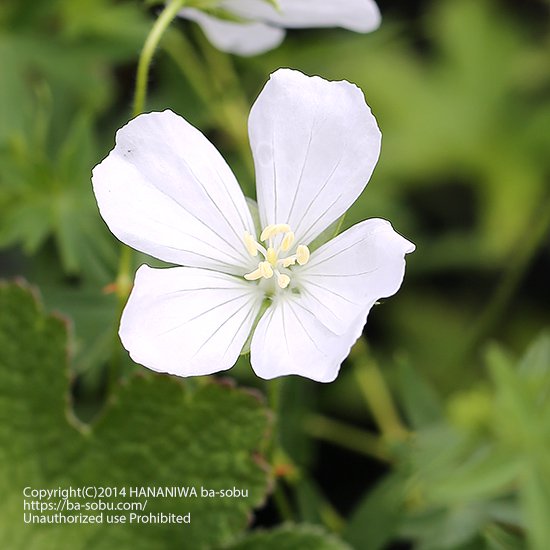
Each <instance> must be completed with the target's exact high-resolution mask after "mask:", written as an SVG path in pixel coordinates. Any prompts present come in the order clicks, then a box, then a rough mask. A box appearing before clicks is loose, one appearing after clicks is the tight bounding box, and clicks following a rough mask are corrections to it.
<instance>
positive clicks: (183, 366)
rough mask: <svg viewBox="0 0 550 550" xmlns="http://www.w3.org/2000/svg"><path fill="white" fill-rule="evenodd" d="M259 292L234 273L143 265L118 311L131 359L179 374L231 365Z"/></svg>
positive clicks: (258, 302) (255, 312) (255, 311)
mask: <svg viewBox="0 0 550 550" xmlns="http://www.w3.org/2000/svg"><path fill="white" fill-rule="evenodd" d="M261 303H262V295H261V294H260V293H259V292H258V291H257V287H255V286H254V285H250V284H249V283H246V282H245V281H242V280H240V279H238V278H236V277H232V276H230V275H225V274H224V273H218V272H214V271H209V270H206V269H196V268H188V267H173V268H167V269H152V268H150V267H149V266H146V265H143V266H141V267H140V268H139V270H138V271H137V273H136V280H135V283H134V288H133V290H132V293H131V294H130V298H129V300H128V303H127V305H126V308H125V309H124V312H123V314H122V319H121V323H120V331H119V334H120V339H121V340H122V344H123V345H124V347H125V348H126V349H127V350H128V351H129V353H130V357H131V358H132V359H133V360H134V361H135V362H136V363H140V364H142V365H144V366H146V367H148V368H150V369H152V370H155V371H158V372H168V373H170V374H176V375H178V376H196V375H203V374H211V373H213V372H218V371H223V370H227V369H229V368H231V367H232V366H233V365H234V364H235V362H236V360H237V358H238V356H239V353H240V352H241V350H242V348H243V346H244V343H245V341H246V339H247V337H248V335H249V334H250V331H251V329H252V324H253V323H254V320H255V319H256V316H257V315H258V312H259V309H260V305H261Z"/></svg>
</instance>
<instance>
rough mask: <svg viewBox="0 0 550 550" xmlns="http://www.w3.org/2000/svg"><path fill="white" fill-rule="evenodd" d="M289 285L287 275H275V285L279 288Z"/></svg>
mask: <svg viewBox="0 0 550 550" xmlns="http://www.w3.org/2000/svg"><path fill="white" fill-rule="evenodd" d="M289 283H290V277H289V276H288V275H285V274H284V273H279V275H277V284H278V285H279V286H280V287H281V288H286V287H287V286H288V285H289Z"/></svg>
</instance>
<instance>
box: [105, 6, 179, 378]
mask: <svg viewBox="0 0 550 550" xmlns="http://www.w3.org/2000/svg"><path fill="white" fill-rule="evenodd" d="M184 4H185V0H171V1H170V2H169V3H168V4H167V5H166V7H165V8H164V10H163V11H162V13H161V14H160V16H159V17H158V19H157V20H156V21H155V23H154V24H153V27H152V28H151V31H150V32H149V35H148V36H147V38H146V40H145V44H144V45H143V49H142V50H141V54H140V56H139V61H138V67H137V75H136V86H135V92H134V103H133V109H132V116H133V117H135V116H137V115H139V114H140V113H141V112H142V111H143V110H144V108H145V100H146V98H147V84H148V79H149V69H150V67H151V61H152V60H153V55H154V53H155V51H156V49H157V46H158V44H159V42H160V39H161V38H162V35H163V34H164V31H166V29H167V28H168V26H169V25H170V23H171V22H172V20H173V19H174V18H175V17H176V15H177V13H178V11H179V10H180V9H181V8H182V6H183V5H184ZM131 270H132V249H131V248H130V247H128V246H126V245H124V244H123V245H122V246H121V250H120V258H119V262H118V272H117V277H116V281H115V286H116V294H117V298H118V308H117V319H118V320H120V317H121V315H122V310H123V309H124V304H125V303H126V299H127V298H128V294H129V293H130V290H131V288H132V279H131ZM117 326H118V322H117ZM117 342H118V340H117ZM115 350H117V351H115V354H114V356H113V359H112V365H111V371H110V373H109V379H110V385H111V387H112V386H113V384H115V383H116V382H117V381H118V378H119V375H120V356H119V354H118V346H115Z"/></svg>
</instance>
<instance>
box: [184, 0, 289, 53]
mask: <svg viewBox="0 0 550 550" xmlns="http://www.w3.org/2000/svg"><path fill="white" fill-rule="evenodd" d="M179 15H180V16H181V17H185V18H186V19H190V20H192V21H195V22H196V23H198V24H199V25H200V27H201V28H202V30H203V32H204V34H205V35H206V36H207V37H208V40H210V42H212V44H214V46H216V48H218V49H219V50H222V51H224V52H229V53H234V54H237V55H243V56H250V55H257V54H261V53H264V52H267V51H269V50H272V49H273V48H276V47H277V46H278V45H279V44H280V43H281V42H282V41H283V39H284V37H285V31H284V30H283V29H280V28H278V27H272V26H270V25H266V24H265V23H262V22H258V21H250V22H248V21H246V22H243V23H240V22H234V21H226V20H223V19H218V18H217V17H212V16H211V15H208V14H206V13H204V12H203V11H200V10H197V9H194V8H185V9H183V10H181V11H180V12H179ZM245 18H246V19H249V18H248V17H246V15H245ZM251 19H252V18H251Z"/></svg>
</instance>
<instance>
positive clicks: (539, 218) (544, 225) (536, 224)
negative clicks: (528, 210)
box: [459, 197, 550, 361]
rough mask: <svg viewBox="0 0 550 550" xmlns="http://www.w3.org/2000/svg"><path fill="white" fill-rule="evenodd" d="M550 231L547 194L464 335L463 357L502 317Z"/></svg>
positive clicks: (461, 356) (549, 208) (549, 205)
mask: <svg viewBox="0 0 550 550" xmlns="http://www.w3.org/2000/svg"><path fill="white" fill-rule="evenodd" d="M549 231H550V197H547V198H546V200H544V201H542V205H541V206H539V207H538V208H537V211H536V212H534V213H533V216H532V217H530V218H529V221H528V227H526V228H525V231H523V233H522V234H521V235H520V238H519V241H518V243H517V245H516V246H515V247H514V251H513V253H512V254H511V255H510V256H511V258H510V262H509V263H508V265H507V269H506V271H505V272H504V274H503V275H502V278H501V280H500V282H499V284H498V285H497V286H496V288H495V290H494V292H493V295H492V296H491V299H490V300H489V302H488V303H487V306H486V307H485V308H484V309H483V311H482V312H481V314H480V315H479V316H478V317H477V321H476V322H475V323H474V325H473V327H472V328H471V330H470V331H469V333H468V334H467V336H466V339H465V344H464V347H463V352H462V353H461V354H459V355H460V359H461V360H462V361H463V360H465V359H466V358H467V356H468V354H469V353H470V352H471V351H472V349H473V348H475V347H476V345H477V344H478V343H479V342H480V341H481V340H483V339H484V338H485V337H486V336H487V335H488V333H489V332H490V330H491V328H492V327H494V326H495V325H496V324H497V323H498V320H499V319H502V318H503V317H504V313H505V311H506V307H507V305H508V303H509V302H510V299H511V298H512V297H513V295H514V292H515V291H516V289H517V287H518V286H519V284H520V283H521V280H522V278H523V276H524V275H525V272H526V271H527V269H528V268H529V264H530V263H531V261H532V260H533V258H534V256H535V254H536V253H537V250H538V249H539V247H540V246H541V245H542V244H543V242H544V238H545V237H547V236H548V233H549Z"/></svg>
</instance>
